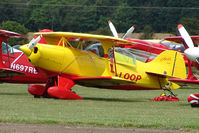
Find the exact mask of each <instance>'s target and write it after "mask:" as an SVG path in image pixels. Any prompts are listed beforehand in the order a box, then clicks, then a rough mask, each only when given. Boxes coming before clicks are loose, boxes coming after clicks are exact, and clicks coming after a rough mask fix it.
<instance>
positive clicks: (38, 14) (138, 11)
mask: <svg viewBox="0 0 199 133" xmlns="http://www.w3.org/2000/svg"><path fill="white" fill-rule="evenodd" d="M0 16H1V18H0V24H1V25H0V28H1V27H2V23H3V22H4V24H5V22H6V21H14V22H17V23H19V24H21V25H23V26H24V27H25V28H27V29H28V31H31V32H37V31H39V30H41V29H51V30H54V31H72V32H85V33H89V32H91V33H95V32H96V31H98V32H101V34H110V32H109V29H108V20H111V21H112V22H113V24H114V25H115V27H116V29H117V31H118V32H126V30H127V29H128V28H130V27H131V26H132V25H134V24H135V25H136V31H135V32H143V29H144V28H145V27H146V26H147V27H150V28H151V29H152V31H153V32H160V33H161V32H162V33H163V32H164V33H165V32H166V33H176V34H177V25H178V24H179V23H182V24H183V25H184V26H185V28H186V29H188V30H189V32H190V33H191V34H192V35H196V34H199V20H198V18H199V2H197V0H189V1H187V0H175V1H174V0H147V1H146V0H109V1H107V0H95V1H93V0H48V1H47V0H12V1H9V0H0Z"/></svg>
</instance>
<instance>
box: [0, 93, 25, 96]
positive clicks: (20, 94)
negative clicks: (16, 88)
mask: <svg viewBox="0 0 199 133" xmlns="http://www.w3.org/2000/svg"><path fill="white" fill-rule="evenodd" d="M0 95H2V96H3V95H8V96H14V95H17V96H22V95H23V96H24V95H28V94H27V93H7V92H6V93H3V92H2V93H0Z"/></svg>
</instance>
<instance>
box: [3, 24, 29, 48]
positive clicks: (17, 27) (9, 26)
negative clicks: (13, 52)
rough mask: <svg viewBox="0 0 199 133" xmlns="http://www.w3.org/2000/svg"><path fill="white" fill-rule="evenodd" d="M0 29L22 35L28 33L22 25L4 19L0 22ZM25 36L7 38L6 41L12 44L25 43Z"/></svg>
mask: <svg viewBox="0 0 199 133" xmlns="http://www.w3.org/2000/svg"><path fill="white" fill-rule="evenodd" d="M0 29H3V30H8V31H12V32H16V33H19V34H22V35H26V34H27V33H28V29H27V28H25V27H24V25H22V24H20V23H18V22H15V21H5V22H2V23H1V24H0ZM27 41H28V40H27V39H26V38H9V39H8V43H9V44H10V45H11V46H13V45H17V44H24V43H27Z"/></svg>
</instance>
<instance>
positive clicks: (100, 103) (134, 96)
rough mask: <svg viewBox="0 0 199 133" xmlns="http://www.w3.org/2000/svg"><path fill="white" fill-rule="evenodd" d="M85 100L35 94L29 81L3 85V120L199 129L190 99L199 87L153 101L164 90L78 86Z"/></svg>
mask: <svg viewBox="0 0 199 133" xmlns="http://www.w3.org/2000/svg"><path fill="white" fill-rule="evenodd" d="M74 90H75V91H76V92H77V94H79V95H80V96H82V97H84V100H74V101H72V100H58V99H46V98H36V99H35V98H33V96H31V95H30V94H28V92H27V85H18V84H1V85H0V122H13V123H38V124H54V125H55V124H59V125H75V126H104V127H140V128H174V129H175V128H176V129H178V128H181V129H186V128H189V129H199V108H191V106H190V105H189V104H188V102H187V97H188V96H189V94H190V93H198V92H199V90H197V89H179V90H175V91H174V92H175V93H177V94H178V97H179V98H180V101H179V102H152V101H151V99H153V97H156V96H159V95H160V93H161V92H162V91H115V90H105V89H96V88H86V87H81V86H75V87H74Z"/></svg>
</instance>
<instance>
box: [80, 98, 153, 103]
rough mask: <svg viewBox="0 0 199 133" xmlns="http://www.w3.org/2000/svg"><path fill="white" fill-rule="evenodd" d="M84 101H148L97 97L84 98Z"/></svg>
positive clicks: (143, 100)
mask: <svg viewBox="0 0 199 133" xmlns="http://www.w3.org/2000/svg"><path fill="white" fill-rule="evenodd" d="M84 100H94V101H106V102H146V101H149V100H148V99H121V98H99V97H84Z"/></svg>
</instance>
